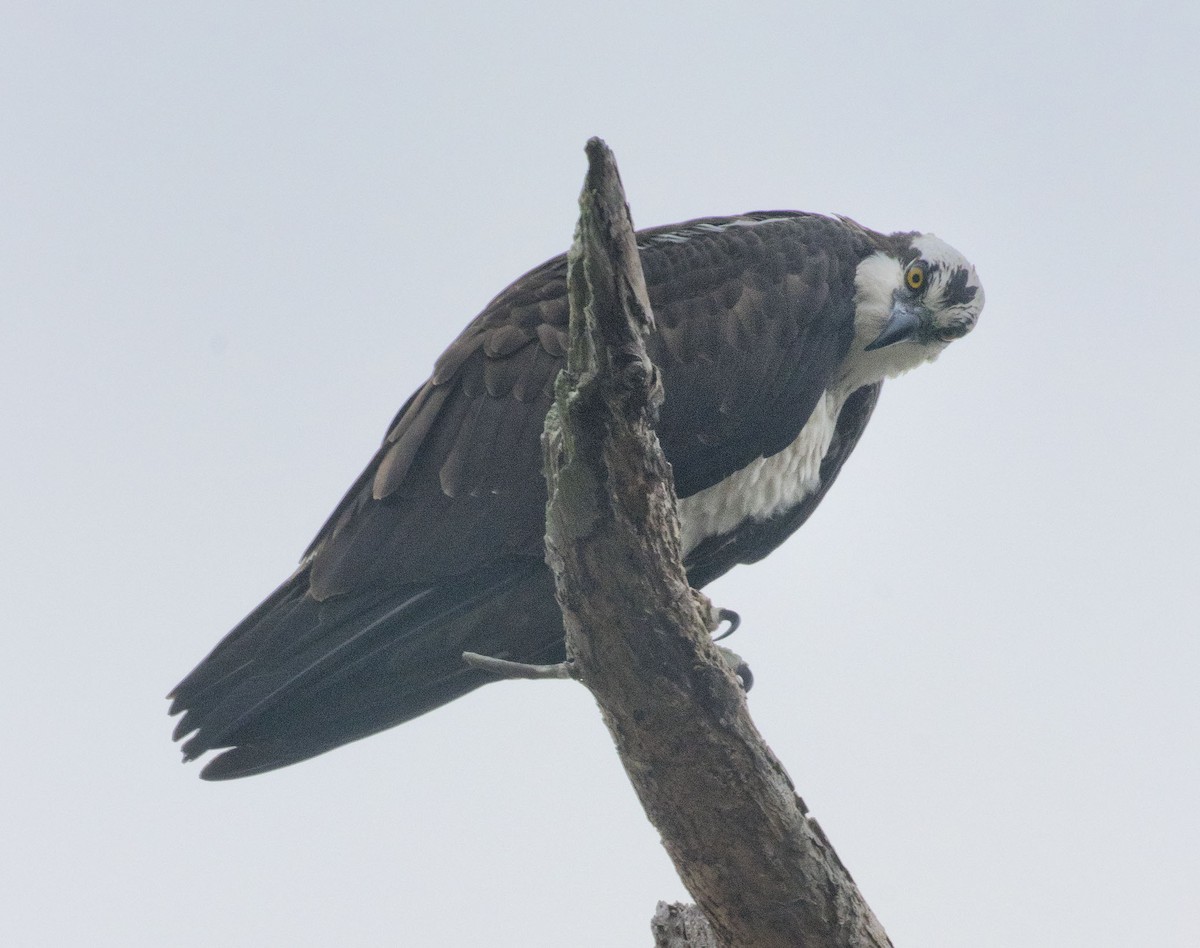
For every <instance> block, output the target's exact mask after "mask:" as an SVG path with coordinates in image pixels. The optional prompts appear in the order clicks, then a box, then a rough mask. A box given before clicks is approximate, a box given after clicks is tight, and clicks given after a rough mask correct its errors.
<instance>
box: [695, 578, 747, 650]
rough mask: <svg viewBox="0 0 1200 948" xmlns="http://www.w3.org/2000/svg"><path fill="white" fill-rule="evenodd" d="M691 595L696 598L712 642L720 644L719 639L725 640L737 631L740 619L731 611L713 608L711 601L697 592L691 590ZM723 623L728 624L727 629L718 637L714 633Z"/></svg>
mask: <svg viewBox="0 0 1200 948" xmlns="http://www.w3.org/2000/svg"><path fill="white" fill-rule="evenodd" d="M692 595H694V596H695V597H696V601H697V602H698V603H699V604H700V609H701V612H702V613H703V614H704V617H705V621H706V623H707V624H708V631H709V632H711V633H713V641H714V642H720V641H721V639H727V638H729V636H731V635H733V633H734V632H736V631H737V628H738V626H739V625H741V624H742V617H741V616H740V615H738V614H737V613H736V612H734V611H733V610H732V609H726V608H724V607H723V606H714V605H713V603H712V600H711V599H709V598H708V597H707V596H706V595H704V593H702V592H700V591H699V590H696V589H693V590H692ZM724 622H728V623H729V628H727V629H726V630H725V631H724V632H722V633H721V634H720V635H717V634H716V632H717V630H718V629H720V628H721V624H722V623H724Z"/></svg>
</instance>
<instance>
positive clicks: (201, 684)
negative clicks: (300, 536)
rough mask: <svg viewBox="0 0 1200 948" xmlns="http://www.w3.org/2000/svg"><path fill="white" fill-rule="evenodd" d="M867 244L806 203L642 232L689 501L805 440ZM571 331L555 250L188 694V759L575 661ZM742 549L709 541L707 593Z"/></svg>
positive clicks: (461, 348) (272, 749)
mask: <svg viewBox="0 0 1200 948" xmlns="http://www.w3.org/2000/svg"><path fill="white" fill-rule="evenodd" d="M867 241H868V237H867V235H866V232H863V231H860V230H857V229H855V228H853V227H848V226H847V225H845V224H842V223H841V222H838V221H832V220H829V219H826V218H822V217H816V216H811V215H800V214H794V213H772V214H759V215H750V216H748V217H745V218H736V219H708V220H700V221H693V222H690V223H688V224H683V225H677V226H675V227H670V228H660V229H658V230H653V231H647V232H644V233H642V234H641V235H640V245H641V247H642V262H643V266H644V269H645V272H646V282H647V288H648V290H649V294H650V301H651V304H652V306H653V308H654V312H655V316H656V320H657V327H658V328H657V332H656V333H655V335H654V336H653V337H652V339H651V341H650V348H651V355H652V357H653V358H654V360H655V362H656V363H657V364H658V366H659V368H660V370H661V372H662V376H663V381H664V388H665V391H666V401H665V404H664V407H663V411H662V416H661V420H660V425H659V436H660V439H661V441H662V444H663V448H664V450H665V452H666V455H667V458H668V459H669V460H670V461H671V462H672V464H673V466H674V473H675V480H676V486H677V489H678V490H679V492H680V494H681V495H683V496H687V495H689V494H691V493H694V492H695V491H698V490H702V489H703V488H705V487H708V486H710V485H712V484H714V483H716V482H717V481H719V480H720V479H721V478H723V477H725V476H726V475H728V474H729V473H731V472H732V471H735V470H737V469H739V468H741V467H743V466H745V465H746V464H748V463H749V462H750V461H752V460H754V459H755V458H757V457H760V456H762V455H764V454H771V453H774V452H775V451H778V450H780V449H781V448H783V447H784V446H786V445H787V444H789V443H790V442H791V441H792V440H793V439H794V438H795V436H796V435H797V434H798V433H799V431H800V429H801V428H802V427H803V425H804V423H805V421H806V420H807V419H808V416H809V415H810V414H811V412H812V408H813V406H814V404H815V403H816V400H817V399H818V398H819V397H820V395H821V393H822V391H824V389H825V388H826V387H827V386H828V385H829V383H830V380H831V376H832V373H833V372H834V371H836V367H837V366H838V365H839V364H840V362H841V360H842V357H843V355H844V353H845V351H846V348H847V346H848V345H849V344H850V339H851V332H852V330H851V324H852V319H851V315H852V314H851V312H850V307H851V306H852V299H853V294H854V285H853V280H854V266H855V263H856V262H857V260H858V259H860V258H861V255H862V254H863V253H864V252H865V251H866V249H867V248H866V243H867ZM566 331H567V303H566V263H565V260H564V259H563V258H558V259H556V260H552V261H550V262H549V263H547V264H545V265H543V266H541V267H539V268H538V269H536V270H534V271H532V272H530V273H529V274H527V275H526V276H524V277H522V278H521V279H520V280H518V281H517V282H516V283H514V284H513V285H512V286H511V287H509V288H508V289H507V290H505V291H504V292H503V293H501V294H500V295H499V296H498V297H497V298H496V299H495V300H493V301H492V302H491V303H490V304H489V305H488V307H487V308H486V309H485V310H484V311H483V312H482V313H481V314H480V315H479V316H478V317H477V318H476V319H475V320H474V321H473V322H472V323H471V325H469V326H468V327H467V329H466V330H465V331H464V332H463V333H462V335H460V336H459V338H458V339H457V340H455V342H454V343H453V344H452V345H451V346H450V348H449V349H448V350H447V351H446V353H445V354H444V355H443V356H442V357H441V359H439V360H438V363H437V366H436V367H435V370H434V373H433V376H432V378H430V380H429V381H428V382H426V383H425V385H423V386H422V387H421V389H420V390H419V391H418V392H417V393H416V394H415V395H413V397H412V398H411V399H409V401H408V403H407V404H406V405H405V406H404V408H402V409H401V411H400V413H399V414H398V415H397V417H396V419H395V421H394V422H393V424H392V426H391V429H390V430H389V432H388V435H387V438H386V439H385V441H384V443H383V445H382V446H381V447H380V449H379V451H378V452H377V453H376V455H375V457H374V458H373V459H372V461H371V463H370V464H369V465H368V466H367V468H366V470H365V471H364V472H363V473H362V475H361V476H360V477H359V478H358V480H357V481H356V482H355V484H354V486H353V487H352V488H351V489H350V491H349V493H347V495H346V496H345V498H344V499H343V500H342V502H341V503H340V504H339V505H338V507H337V509H336V510H335V511H334V513H333V515H332V516H331V517H330V519H329V521H328V522H327V523H326V524H325V526H324V527H323V528H322V530H321V531H320V533H319V534H318V536H317V538H316V540H314V542H313V544H312V546H311V547H310V548H309V550H308V553H307V554H306V557H305V560H304V562H303V563H302V564H301V567H300V569H299V570H297V572H296V573H295V574H293V576H292V577H291V578H290V579H289V580H288V581H287V582H285V583H284V584H283V586H281V587H280V588H279V589H278V590H277V591H276V592H275V593H274V594H273V595H272V596H271V597H269V598H268V599H267V600H266V601H265V602H264V603H263V604H262V605H261V606H260V607H259V608H258V609H256V610H255V611H254V612H253V613H251V614H250V616H248V617H247V618H246V619H245V620H244V621H243V622H241V623H240V624H239V625H238V626H237V627H236V628H235V629H234V630H233V631H232V632H230V633H229V634H228V635H227V636H226V637H225V638H224V639H223V640H222V641H221V642H220V643H219V644H218V645H217V647H216V648H215V649H214V650H213V651H212V653H211V654H210V655H209V656H208V657H207V658H206V659H205V660H204V661H203V662H201V663H200V665H198V666H197V667H196V668H195V669H194V670H193V671H192V672H191V674H189V675H188V676H187V678H185V679H184V680H183V681H182V682H181V683H180V684H179V686H178V687H177V688H176V689H175V690H174V692H173V693H172V697H173V699H174V702H173V704H172V713H178V712H186V713H184V714H183V717H182V718H181V719H180V721H179V724H178V727H177V728H176V738H183V737H185V736H187V735H189V734H190V735H191V736H190V737H189V738H188V740H187V741H186V743H185V744H184V754H185V757H187V758H192V757H196V756H199V755H200V754H203V753H204V752H206V751H208V750H212V749H216V748H232V750H229V751H226V752H225V753H223V754H221V755H220V756H218V757H216V758H215V759H214V760H213V761H211V762H210V763H209V764H208V766H207V767H206V768H205V770H204V772H203V775H204V776H206V777H209V778H216V779H223V778H228V777H237V776H244V775H246V774H251V773H258V772H261V771H263V770H269V769H272V768H274V767H281V766H284V765H285V764H289V763H293V762H295V761H297V760H302V759H304V758H306V757H311V756H313V755H314V754H319V753H322V752H323V751H326V750H329V749H330V748H332V747H335V746H337V745H339V744H343V743H346V742H347V741H351V740H355V739H357V738H359V737H363V736H366V735H367V734H371V733H374V732H376V731H379V730H382V729H384V728H387V727H391V726H392V725H395V724H398V723H400V722H401V721H404V720H407V719H408V718H411V717H413V716H415V715H417V714H420V713H422V712H424V711H427V710H429V709H430V708H432V707H435V706H437V705H439V704H442V703H444V702H446V701H449V700H451V699H453V698H455V697H458V696H459V695H461V694H463V693H464V692H466V691H469V690H470V689H472V688H474V687H477V686H478V685H480V684H482V683H484V681H486V680H487V676H485V675H483V674H481V673H479V672H477V671H473V670H471V669H468V668H466V667H465V666H464V665H463V662H462V659H461V655H462V652H463V651H464V650H471V651H477V652H481V653H484V654H489V655H495V656H499V657H508V658H512V659H516V660H524V661H553V660H556V659H558V658H561V656H562V650H563V644H562V624H561V616H560V613H559V611H558V607H557V606H556V604H555V602H554V596H553V583H552V580H551V577H550V574H549V571H548V570H547V569H546V567H545V564H544V563H543V547H542V544H543V540H542V536H543V532H544V517H545V514H544V508H545V496H546V491H545V484H544V482H543V479H542V475H541V448H540V436H541V431H542V425H543V420H544V418H545V414H546V411H547V409H548V407H549V404H550V397H551V391H552V387H553V384H554V379H555V377H556V375H557V373H558V370H559V368H560V367H561V365H562V362H563V356H564V350H565V346H566ZM838 463H839V464H840V461H838ZM824 473H825V472H824V470H822V474H823V475H824ZM816 499H817V500H819V497H818V498H816ZM815 503H816V500H814V501H813V505H815ZM789 532H790V531H789ZM744 552H745V551H743V550H741V549H740V548H738V547H736V545H735V546H730V547H728V548H726V549H725V550H724V552H721V551H716V550H713V551H712V555H711V556H710V557H709V558H708V559H707V560H706V561H705V562H706V564H707V565H701V564H700V563H699V562H698V563H697V564H696V569H697V578H696V580H694V581H696V582H698V583H699V582H703V581H704V580H703V578H702V576H701V571H702V570H703V569H708V570H710V571H712V570H713V569H716V568H717V567H718V566H719V565H720V564H728V563H731V562H733V561H734V559H731V558H730V557H731V556H732V557H734V558H736V557H737V556H740V555H742V554H743V553H744ZM724 568H728V565H725V566H724Z"/></svg>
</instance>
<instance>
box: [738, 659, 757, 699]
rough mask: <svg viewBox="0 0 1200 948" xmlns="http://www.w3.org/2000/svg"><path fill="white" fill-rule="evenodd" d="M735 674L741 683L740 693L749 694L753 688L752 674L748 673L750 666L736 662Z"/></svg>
mask: <svg viewBox="0 0 1200 948" xmlns="http://www.w3.org/2000/svg"><path fill="white" fill-rule="evenodd" d="M736 674H737V676H738V678H740V679H741V681H742V691H745V692H749V691H750V689H751V688H753V687H754V672H752V671H750V666H749V665H747V664H746V663H745V662H738V667H737V669H736Z"/></svg>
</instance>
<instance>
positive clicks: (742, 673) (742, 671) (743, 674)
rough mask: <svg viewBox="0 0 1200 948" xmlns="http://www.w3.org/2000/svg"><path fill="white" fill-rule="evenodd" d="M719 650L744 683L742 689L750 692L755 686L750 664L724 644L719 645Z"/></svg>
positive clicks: (739, 679)
mask: <svg viewBox="0 0 1200 948" xmlns="http://www.w3.org/2000/svg"><path fill="white" fill-rule="evenodd" d="M717 650H718V651H719V652H720V653H721V657H722V658H724V659H725V661H726V662H728V663H729V667H730V669H731V670H732V671H733V673H734V674H735V675H737V679H738V681H740V682H741V683H742V691H746V692H748V691H749V690H750V689H751V688H753V687H754V673H753V672H752V671H750V666H749V665H748V664H746V660H745V659H744V658H742V656H740V655H739V654H738V653H737V652H735V651H733V650H732V649H728V648H725V646H723V645H718V646H717Z"/></svg>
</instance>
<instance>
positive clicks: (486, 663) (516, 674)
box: [462, 652, 579, 679]
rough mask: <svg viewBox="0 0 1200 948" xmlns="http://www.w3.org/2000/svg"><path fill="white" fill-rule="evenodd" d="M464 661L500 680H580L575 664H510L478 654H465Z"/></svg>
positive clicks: (504, 660) (463, 655) (505, 660)
mask: <svg viewBox="0 0 1200 948" xmlns="http://www.w3.org/2000/svg"><path fill="white" fill-rule="evenodd" d="M462 657H463V661H464V662H466V663H467V664H468V665H471V666H473V667H475V668H481V669H483V670H484V671H486V672H491V673H492V674H493V675H496V676H498V677H500V678H534V679H540V678H578V677H579V675H578V673H577V672H576V671H575V663H574V662H569V661H567V662H556V663H555V664H553V665H527V664H525V663H524V662H510V661H508V659H505V658H492V657H491V656H490V655H480V654H479V653H478V652H463V653H462Z"/></svg>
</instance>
